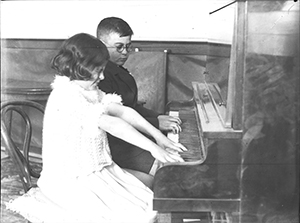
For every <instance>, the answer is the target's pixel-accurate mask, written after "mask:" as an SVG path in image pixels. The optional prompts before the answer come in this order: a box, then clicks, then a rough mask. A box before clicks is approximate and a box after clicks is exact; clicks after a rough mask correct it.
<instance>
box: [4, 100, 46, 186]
mask: <svg viewBox="0 0 300 223" xmlns="http://www.w3.org/2000/svg"><path fill="white" fill-rule="evenodd" d="M33 110H34V112H35V114H36V112H37V111H38V113H41V116H42V117H43V115H44V110H45V107H44V106H43V105H41V104H39V103H37V102H34V101H6V102H2V103H1V138H2V144H3V145H4V146H5V149H6V151H7V152H8V155H9V156H10V157H11V159H12V160H13V162H14V163H15V165H16V166H17V167H18V169H19V176H20V179H21V182H22V184H23V188H24V190H25V192H27V191H28V190H29V189H30V188H31V187H32V186H34V183H33V180H32V177H34V178H39V176H40V171H41V165H42V164H41V162H34V161H33V159H31V156H30V150H31V141H32V140H31V138H32V132H33V125H32V119H33V118H35V116H32V115H30V114H29V113H30V112H31V113H32V111H33ZM16 116H17V119H19V120H20V121H21V122H14V121H12V120H13V119H14V117H16ZM17 123H18V126H13V125H14V124H17ZM20 123H21V124H20ZM19 125H20V126H19ZM21 125H24V126H25V128H24V130H23V128H22V126H21ZM14 129H18V131H22V132H23V131H24V133H22V140H21V142H20V141H19V142H17V140H16V138H15V137H13V135H14V133H13V131H14Z"/></svg>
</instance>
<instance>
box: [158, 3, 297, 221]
mask: <svg viewBox="0 0 300 223" xmlns="http://www.w3.org/2000/svg"><path fill="white" fill-rule="evenodd" d="M235 4H236V17H235V26H234V27H235V28H234V35H233V42H232V47H231V56H230V68H229V70H230V72H229V77H228V86H227V89H228V91H227V98H226V99H224V98H223V97H222V96H223V95H222V94H221V95H220V92H218V91H217V89H218V86H217V85H216V83H213V81H211V82H207V83H206V81H205V79H204V81H203V82H201V83H199V82H194V83H192V86H193V91H194V98H193V99H192V100H191V101H192V102H191V101H189V102H183V101H182V102H176V103H169V106H168V107H169V110H171V111H172V110H177V111H179V116H180V112H181V110H194V111H196V113H197V114H198V117H197V119H199V120H200V125H199V127H198V131H199V132H200V133H198V135H200V136H201V137H202V138H201V139H200V140H201V141H202V143H203V145H204V146H205V148H204V151H206V152H207V154H206V157H205V160H204V161H203V160H201V162H199V161H198V162H197V161H192V162H188V161H187V162H185V163H180V164H167V165H165V166H163V167H162V168H160V169H159V170H158V171H157V173H156V175H155V177H154V187H153V190H154V200H153V206H154V210H157V211H158V212H159V213H160V215H159V219H158V222H160V223H162V222H163V223H171V222H173V223H177V222H180V223H182V222H213V223H216V222H222V223H231V222H234V223H236V222H238V223H254V222H255V223H256V222H259V223H260V222H292V223H294V222H295V223H296V222H299V216H298V210H299V160H298V158H299V155H298V154H299V153H298V148H299V120H300V119H299V114H300V113H299V96H298V95H299V86H300V85H299V27H298V28H297V26H298V25H299V4H298V5H297V3H294V1H276V2H272V1H237V2H236V3H235ZM262 21H264V22H262ZM205 75H209V69H207V70H206V74H205ZM215 90H216V91H215ZM224 104H225V106H224ZM224 108H225V109H224ZM214 120H218V121H217V122H215V121H214ZM194 122H196V120H194ZM180 134H184V130H183V132H182V133H180ZM196 135H197V134H196ZM193 137H194V136H192V137H191V136H189V138H193ZM195 137H196V136H195ZM179 138H180V137H179ZM179 141H180V140H179Z"/></svg>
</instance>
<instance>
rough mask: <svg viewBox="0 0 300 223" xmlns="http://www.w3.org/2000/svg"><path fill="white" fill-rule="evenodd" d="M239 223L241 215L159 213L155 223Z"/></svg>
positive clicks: (221, 213)
mask: <svg viewBox="0 0 300 223" xmlns="http://www.w3.org/2000/svg"><path fill="white" fill-rule="evenodd" d="M185 222H191V223H237V222H240V220H239V215H236V214H233V213H224V212H210V213H209V212H198V213H197V212H196V213H195V212H191V213H187V212H182V213H180V212H176V213H159V215H158V218H157V221H156V222H155V223H185Z"/></svg>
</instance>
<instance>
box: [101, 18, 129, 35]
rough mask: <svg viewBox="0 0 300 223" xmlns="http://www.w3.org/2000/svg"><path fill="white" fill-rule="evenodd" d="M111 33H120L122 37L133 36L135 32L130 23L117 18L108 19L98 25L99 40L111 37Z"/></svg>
mask: <svg viewBox="0 0 300 223" xmlns="http://www.w3.org/2000/svg"><path fill="white" fill-rule="evenodd" d="M110 33H118V34H119V35H120V37H123V36H132V35H133V31H132V29H131V27H130V26H129V25H128V23H127V22H125V21H124V20H123V19H121V18H117V17H107V18H105V19H103V20H101V21H100V23H99V24H98V27H97V38H98V39H101V37H102V36H105V35H109V34H110Z"/></svg>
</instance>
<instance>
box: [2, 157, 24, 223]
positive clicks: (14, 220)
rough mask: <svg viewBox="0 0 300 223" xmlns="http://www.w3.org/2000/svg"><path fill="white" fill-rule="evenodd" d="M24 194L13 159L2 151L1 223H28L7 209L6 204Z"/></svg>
mask: <svg viewBox="0 0 300 223" xmlns="http://www.w3.org/2000/svg"><path fill="white" fill-rule="evenodd" d="M23 193H24V190H23V189H22V183H21V181H20V179H19V175H18V171H17V169H16V167H15V165H14V164H13V163H12V161H11V159H10V158H9V157H8V156H7V155H6V154H5V153H4V152H3V151H1V223H26V222H27V220H26V219H24V218H23V217H22V216H20V215H19V214H17V213H14V212H12V211H9V210H7V209H6V203H7V202H8V201H9V200H11V199H14V198H16V197H18V196H20V195H22V194H23Z"/></svg>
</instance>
